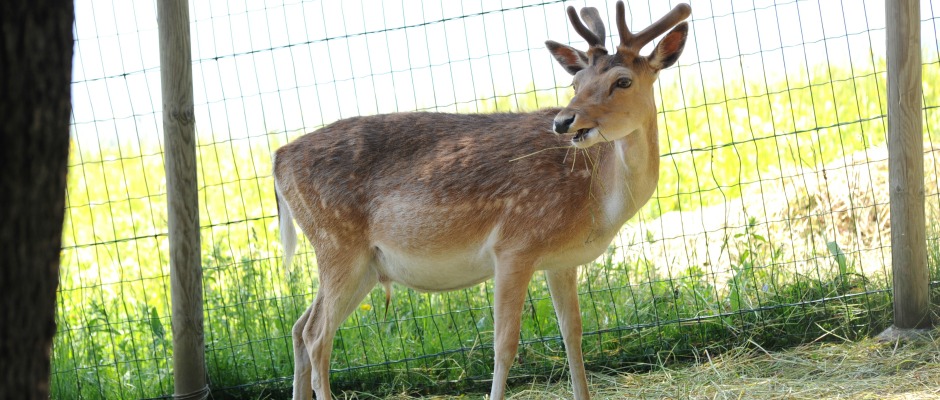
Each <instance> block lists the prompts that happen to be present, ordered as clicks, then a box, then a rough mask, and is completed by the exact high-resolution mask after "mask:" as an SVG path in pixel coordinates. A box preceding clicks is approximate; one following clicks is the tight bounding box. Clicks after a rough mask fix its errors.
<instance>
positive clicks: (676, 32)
mask: <svg viewBox="0 0 940 400" xmlns="http://www.w3.org/2000/svg"><path fill="white" fill-rule="evenodd" d="M687 37H689V24H688V23H686V22H682V23H680V24H679V25H676V27H675V28H673V29H672V31H671V32H669V33H668V34H666V36H665V37H663V40H661V41H659V44H657V45H656V48H655V49H653V54H650V55H649V63H650V66H651V67H653V69H655V70H657V71H659V70H662V69H666V68H669V66H671V65H672V64H675V63H676V61H677V60H678V59H679V55H681V54H682V49H683V48H685V39H686V38H687Z"/></svg>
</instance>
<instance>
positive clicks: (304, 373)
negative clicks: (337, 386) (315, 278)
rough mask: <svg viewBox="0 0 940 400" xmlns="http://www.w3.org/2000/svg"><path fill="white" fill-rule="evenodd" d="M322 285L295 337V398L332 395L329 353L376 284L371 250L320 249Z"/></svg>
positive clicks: (295, 331) (298, 323)
mask: <svg viewBox="0 0 940 400" xmlns="http://www.w3.org/2000/svg"><path fill="white" fill-rule="evenodd" d="M317 261H318V265H319V276H320V288H319V290H317V295H316V298H314V300H313V304H311V305H310V308H309V309H307V311H306V312H305V313H304V314H303V316H301V317H300V319H298V320H297V323H296V324H294V329H293V341H294V399H310V395H311V392H315V393H316V398H317V399H321V400H322V399H330V398H331V397H330V378H329V374H330V355H331V354H332V351H333V338H334V336H335V335H336V330H337V329H338V328H339V326H340V325H341V324H342V323H343V321H344V320H346V317H348V316H349V315H350V314H352V312H353V311H354V310H355V309H356V307H357V306H358V305H359V302H361V301H362V299H363V298H365V297H366V295H367V294H368V293H369V291H370V290H372V288H373V287H375V284H376V283H377V282H378V277H377V275H376V273H375V270H374V269H373V268H372V266H371V261H372V256H371V253H370V252H368V251H366V250H365V249H363V250H361V251H353V250H351V249H350V248H348V247H346V248H344V249H342V251H329V250H321V251H318V252H317Z"/></svg>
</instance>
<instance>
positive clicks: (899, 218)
mask: <svg viewBox="0 0 940 400" xmlns="http://www.w3.org/2000/svg"><path fill="white" fill-rule="evenodd" d="M885 18H887V21H886V26H887V44H888V45H887V46H886V48H887V57H888V60H887V61H888V184H889V185H890V193H891V196H890V198H891V206H890V211H891V263H892V264H891V265H892V269H893V273H894V328H898V329H902V330H903V329H920V328H928V327H930V325H931V322H930V315H929V303H930V298H929V295H928V292H929V278H928V274H927V238H926V236H927V235H926V225H925V218H924V133H923V132H924V131H923V108H922V107H923V104H924V103H923V86H922V83H921V58H920V2H919V1H908V0H888V1H887V2H886V3H885Z"/></svg>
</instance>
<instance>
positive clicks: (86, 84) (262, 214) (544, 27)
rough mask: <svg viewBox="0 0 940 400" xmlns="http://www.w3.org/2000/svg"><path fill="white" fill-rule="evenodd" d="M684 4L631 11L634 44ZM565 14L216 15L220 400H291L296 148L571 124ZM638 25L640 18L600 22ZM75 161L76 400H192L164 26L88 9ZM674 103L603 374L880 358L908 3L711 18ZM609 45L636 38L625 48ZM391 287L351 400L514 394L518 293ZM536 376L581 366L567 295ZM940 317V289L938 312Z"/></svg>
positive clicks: (123, 10)
mask: <svg viewBox="0 0 940 400" xmlns="http://www.w3.org/2000/svg"><path fill="white" fill-rule="evenodd" d="M671 3H674V2H673V1H669V2H659V1H655V2H654V1H650V0H635V1H628V2H627V7H628V9H627V15H628V17H627V23H628V25H629V26H631V27H643V26H646V25H648V24H650V22H651V21H653V20H655V19H657V18H658V17H659V16H661V15H663V14H664V13H665V12H666V11H668V10H669V9H670V8H671V7H672V6H673V5H674V4H671ZM569 4H572V5H575V6H576V7H580V6H583V5H585V3H583V2H580V1H577V2H563V1H543V2H536V1H529V0H503V1H489V0H486V1H483V0H479V1H473V0H468V1H460V2H451V1H447V2H445V1H443V0H437V1H434V0H401V1H400V2H393V1H378V0H353V1H343V2H338V1H337V2H331V1H309V2H308V1H303V2H301V1H291V0H283V1H266V2H224V1H217V0H210V1H191V2H190V8H191V13H190V15H191V18H192V23H191V31H192V43H193V75H194V81H195V97H196V103H195V111H196V132H197V141H198V143H197V155H198V165H199V167H198V168H199V170H198V176H199V200H200V204H199V207H200V221H201V226H202V229H201V232H202V254H203V263H202V265H203V269H204V282H203V288H204V309H205V322H206V325H205V335H206V361H207V368H208V376H209V380H210V384H211V387H212V389H213V390H214V391H215V395H214V396H215V397H222V398H224V397H229V396H231V397H238V396H244V395H251V396H252V397H258V396H262V395H261V394H259V393H268V394H271V393H275V395H274V396H275V397H280V396H282V395H283V394H284V393H286V390H288V388H289V387H290V384H291V380H292V370H293V362H292V359H293V352H292V347H291V338H290V334H291V326H292V324H293V322H294V321H295V320H296V319H297V318H298V317H299V316H300V314H301V313H302V312H303V311H304V309H305V308H306V307H307V306H308V305H309V304H310V302H311V301H312V299H313V295H314V293H315V292H316V290H317V280H316V263H315V259H314V257H313V251H314V250H313V249H312V248H311V247H310V246H309V244H306V241H305V240H301V242H302V243H304V245H303V246H302V248H301V251H300V253H299V255H298V256H297V257H296V258H295V264H294V269H293V273H292V275H291V276H290V277H289V278H288V277H286V275H285V271H284V270H283V269H282V261H281V259H280V256H281V250H280V247H279V244H278V243H279V242H278V237H277V233H276V231H277V215H276V208H277V207H276V204H275V199H274V192H273V187H274V185H273V180H272V176H271V158H270V155H271V154H272V152H273V151H274V150H275V149H277V148H278V147H279V146H281V145H283V144H285V143H287V142H288V141H289V140H291V139H293V138H296V137H297V136H299V135H301V134H303V133H305V132H311V131H314V130H316V129H317V128H318V127H321V126H323V125H325V124H328V123H330V122H332V121H336V120H338V119H341V118H346V117H351V116H357V115H368V114H376V113H388V112H397V111H411V110H430V111H442V112H493V111H526V110H534V109H538V108H544V107H553V106H558V105H562V104H565V103H566V102H567V100H568V99H570V97H571V96H572V94H573V91H572V89H571V88H570V87H569V83H570V76H569V75H567V73H566V72H564V71H563V70H562V69H561V68H560V67H558V66H556V65H555V62H554V60H553V59H552V58H551V56H550V55H549V53H548V52H547V51H546V50H545V49H544V45H543V42H544V41H545V40H546V39H553V40H556V41H559V42H563V43H570V44H572V45H574V46H579V47H584V46H585V45H584V42H583V41H582V40H581V39H580V38H579V37H578V36H577V35H575V34H573V30H572V29H571V28H570V27H569V26H568V22H567V20H566V16H565V12H564V8H565V7H566V6H567V5H569ZM921 4H922V9H923V11H922V13H921V15H922V21H921V27H922V44H923V60H924V62H923V73H924V79H923V81H924V108H923V110H924V115H925V132H924V137H925V148H926V151H925V154H924V156H925V167H926V181H927V182H926V191H925V196H926V203H927V221H928V249H929V254H930V256H929V258H930V266H931V268H932V272H931V276H932V278H933V279H937V277H938V276H940V274H938V272H937V265H938V263H937V261H938V259H937V257H938V254H940V250H938V249H940V234H938V229H940V226H938V225H936V223H935V222H934V221H937V220H938V210H940V194H938V191H937V172H938V170H940V165H938V161H937V159H938V155H940V151H938V150H937V149H938V147H937V146H938V145H940V143H936V142H937V141H938V140H940V131H938V127H940V89H938V87H937V85H936V82H940V58H938V54H940V44H938V40H937V32H938V28H937V25H938V23H937V15H938V13H940V3H938V2H935V1H924V2H921ZM587 5H591V6H594V7H597V8H598V9H599V10H600V14H601V15H602V16H603V17H604V18H606V19H607V26H608V27H611V26H614V25H612V24H611V21H613V15H614V9H613V2H608V1H591V2H589V4H587ZM75 8H76V22H75V32H76V42H75V49H76V53H75V58H74V71H73V85H72V90H73V118H72V121H73V122H72V125H71V128H72V151H71V160H70V164H69V184H68V196H67V205H66V207H67V210H66V211H67V213H66V214H67V218H66V226H65V230H64V241H63V244H64V247H63V249H62V269H61V282H60V289H59V293H58V295H59V300H58V313H57V322H58V335H57V336H56V340H55V344H54V354H53V359H54V373H53V381H52V382H53V383H52V384H53V387H52V390H53V397H54V398H61V399H68V398H107V399H116V398H153V397H163V398H168V397H170V395H171V393H172V391H173V386H172V372H171V371H172V370H171V367H172V366H171V360H172V351H173V349H172V341H171V337H170V336H171V334H172V329H171V328H170V305H169V300H168V299H169V298H170V295H169V266H168V262H167V251H168V247H167V235H166V232H167V226H166V200H167V199H166V194H165V193H166V190H165V177H164V173H163V153H162V143H161V142H162V134H161V128H162V127H161V125H162V119H161V115H162V114H161V113H162V109H161V104H162V103H161V99H160V76H159V68H160V66H159V56H158V51H157V25H156V12H155V5H154V4H150V3H148V2H126V1H114V0H112V1H111V2H108V1H94V2H92V1H91V0H78V1H76V5H75ZM692 9H693V13H692V17H691V35H690V37H689V41H688V43H687V45H686V48H685V51H684V53H683V54H682V56H681V57H680V59H679V62H678V64H677V65H676V66H673V67H671V68H669V69H667V70H664V71H662V73H661V74H660V77H659V80H658V83H657V84H656V86H655V87H654V90H655V95H656V97H657V104H658V110H659V112H658V119H659V129H660V135H659V139H660V147H661V153H662V154H661V157H662V158H661V177H660V183H659V187H658V190H657V192H656V193H655V194H654V197H653V198H652V199H651V201H650V202H649V204H648V205H647V206H646V207H645V208H644V209H643V210H642V211H641V212H640V214H639V215H638V216H636V217H635V218H634V219H633V220H631V221H630V222H629V223H628V224H627V226H626V227H625V228H624V230H623V231H622V233H621V234H620V235H619V236H618V237H617V239H616V240H615V241H614V243H613V244H612V245H611V247H610V249H609V251H608V252H607V254H606V255H604V256H603V257H601V258H600V259H598V260H597V261H596V262H594V263H592V264H590V265H587V266H585V267H583V268H582V269H581V272H580V276H579V279H580V301H581V305H582V314H583V316H584V351H585V360H586V362H587V364H588V368H589V369H592V370H624V369H626V370H629V369H642V368H645V366H648V365H651V364H655V365H658V364H662V363H668V362H672V361H681V360H694V359H696V358H697V357H700V356H703V355H704V354H705V352H706V351H711V352H718V351H721V350H722V349H726V348H728V347H731V346H742V345H749V343H753V344H759V345H760V346H762V347H764V348H776V347H781V346H787V345H792V344H796V343H802V342H806V341H812V340H829V339H832V340H839V339H852V338H856V337H860V336H865V335H869V334H871V333H872V332H874V331H876V330H879V329H882V328H884V327H885V326H887V325H888V324H889V323H890V318H891V316H890V312H891V292H890V287H891V278H890V271H891V267H890V262H891V257H890V239H889V229H890V224H889V222H888V191H887V152H886V150H885V141H886V137H885V131H886V121H885V114H886V112H887V106H886V104H885V101H886V100H885V98H886V91H885V56H884V54H885V22H884V21H885V19H884V9H885V5H884V3H883V2H882V1H841V0H837V1H828V0H826V1H822V0H807V1H786V0H734V1H723V0H711V1H695V2H694V3H693V4H692ZM609 31H613V30H612V29H609ZM394 291H395V294H394V296H393V302H392V304H391V305H390V307H389V308H388V309H387V310H386V309H385V297H384V293H383V292H382V291H381V289H380V288H377V289H376V290H374V291H373V292H372V293H371V295H370V296H369V297H367V298H366V300H365V301H364V302H363V303H362V304H361V306H360V307H359V308H358V309H357V311H355V312H354V313H353V315H352V316H351V317H350V318H349V319H348V320H347V321H346V322H345V323H344V324H343V326H342V328H341V329H340V330H339V332H338V333H337V338H336V340H335V349H334V351H333V358H332V364H331V365H332V368H333V373H332V380H333V387H334V390H351V391H367V392H369V393H373V394H381V393H388V392H392V391H397V392H401V391H411V392H417V393H422V392H462V391H467V390H473V389H475V388H480V387H486V385H487V383H488V382H487V380H488V379H489V377H490V374H491V372H492V371H491V363H492V361H491V360H492V356H493V355H492V331H493V319H492V308H491V306H492V304H491V302H492V284H491V283H483V284H480V285H477V286H474V287H471V288H469V289H465V290H459V291H455V292H449V293H433V294H428V293H419V292H415V291H411V290H407V289H405V288H402V287H396V288H395V289H394ZM528 295H529V297H528V301H527V302H526V306H525V313H524V317H523V331H522V338H521V339H522V341H523V345H522V346H521V347H520V351H519V357H518V360H517V363H516V365H515V367H514V369H513V370H512V371H511V380H517V381H518V380H523V381H525V380H533V379H538V380H551V379H561V378H563V374H564V372H563V371H565V368H564V367H563V364H564V350H563V348H562V344H561V341H560V339H559V331H558V327H557V325H556V322H555V317H554V311H553V309H552V306H551V300H550V299H549V297H548V291H547V288H546V284H545V281H544V279H543V277H542V276H541V275H539V274H537V275H536V278H535V279H534V281H533V283H532V284H531V285H530V287H529V293H528ZM934 295H935V296H936V290H935V291H934Z"/></svg>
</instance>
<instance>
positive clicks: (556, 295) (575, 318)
mask: <svg viewBox="0 0 940 400" xmlns="http://www.w3.org/2000/svg"><path fill="white" fill-rule="evenodd" d="M545 277H546V278H548V290H549V292H550V293H551V295H552V304H553V305H554V306H555V315H556V316H557V317H558V328H559V329H560V330H561V337H562V340H564V342H565V353H566V354H567V356H568V369H569V370H570V372H571V391H572V392H574V398H575V400H587V399H589V398H590V397H591V395H590V394H589V393H588V389H587V376H586V375H585V373H584V359H583V357H582V355H581V329H582V326H581V309H580V307H579V306H578V268H577V267H575V268H569V269H565V270H560V271H545Z"/></svg>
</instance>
